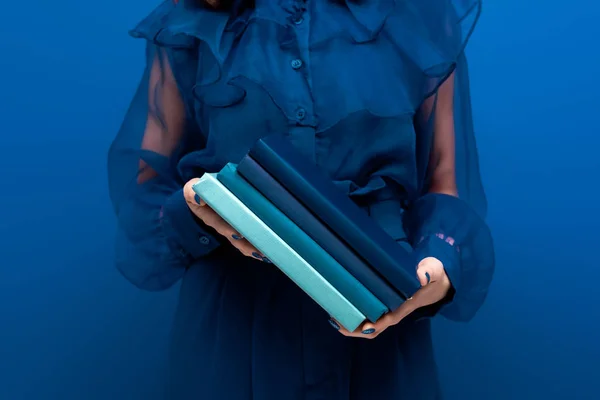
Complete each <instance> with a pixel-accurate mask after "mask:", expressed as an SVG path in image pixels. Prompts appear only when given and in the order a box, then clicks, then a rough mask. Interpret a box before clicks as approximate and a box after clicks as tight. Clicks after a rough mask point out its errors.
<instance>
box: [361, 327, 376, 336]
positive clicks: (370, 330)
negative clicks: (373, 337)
mask: <svg viewBox="0 0 600 400" xmlns="http://www.w3.org/2000/svg"><path fill="white" fill-rule="evenodd" d="M361 333H362V334H363V335H370V334H371V333H375V329H373V328H370V329H365V330H364V331H362V332H361Z"/></svg>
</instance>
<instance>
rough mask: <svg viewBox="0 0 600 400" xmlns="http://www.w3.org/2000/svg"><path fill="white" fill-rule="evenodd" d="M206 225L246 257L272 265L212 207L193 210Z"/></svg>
mask: <svg viewBox="0 0 600 400" xmlns="http://www.w3.org/2000/svg"><path fill="white" fill-rule="evenodd" d="M192 211H193V212H194V214H196V215H197V216H198V218H200V219H201V220H202V221H203V222H204V223H205V224H206V225H208V226H210V227H212V228H213V229H214V230H215V231H217V233H218V234H219V235H221V236H224V237H226V238H227V240H229V243H231V245H232V246H233V247H235V248H236V249H237V250H239V251H240V252H241V253H242V254H243V255H244V256H246V257H251V258H254V259H256V260H260V261H264V262H267V263H270V262H271V261H270V260H269V259H268V258H267V257H265V256H264V255H263V254H262V253H261V252H260V251H258V250H257V249H256V247H254V246H253V245H252V244H251V243H250V242H248V240H246V239H245V238H244V237H243V236H242V235H240V233H239V232H237V231H236V230H235V229H234V228H233V227H232V226H231V225H229V223H228V222H227V221H225V220H224V219H223V218H222V217H221V216H220V215H219V214H217V213H216V212H215V211H214V210H213V209H212V208H210V207H198V208H197V209H193V210H192Z"/></svg>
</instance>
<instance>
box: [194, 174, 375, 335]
mask: <svg viewBox="0 0 600 400" xmlns="http://www.w3.org/2000/svg"><path fill="white" fill-rule="evenodd" d="M192 188H193V190H194V192H195V193H196V194H197V195H198V196H200V198H202V200H204V201H205V202H206V204H207V205H208V206H209V207H211V208H212V209H213V210H214V211H215V212H216V213H217V214H219V215H220V216H221V218H223V219H224V220H225V221H226V222H227V223H229V224H230V225H231V226H232V227H233V228H234V229H235V230H236V231H238V232H239V233H240V234H241V235H243V236H244V237H245V238H246V239H247V240H248V241H249V242H250V243H252V245H254V247H256V249H257V250H258V251H260V252H261V253H262V254H264V255H265V256H266V257H267V258H269V260H271V262H273V264H274V265H275V266H276V267H278V268H279V269H280V270H281V271H282V272H283V273H284V274H286V275H287V276H288V277H289V278H290V279H291V280H292V281H293V282H294V283H296V285H298V286H299V287H300V288H301V289H302V290H303V291H304V292H306V294H308V295H309V296H310V297H311V298H312V299H313V300H314V301H315V302H317V304H319V305H320V306H321V307H322V308H323V309H324V310H325V311H326V312H327V313H329V315H330V316H331V317H332V318H334V319H335V320H336V321H338V322H339V323H340V324H341V325H342V326H343V327H344V328H346V329H347V330H349V331H354V330H356V328H358V327H359V326H360V325H361V324H362V323H363V322H364V321H365V319H366V318H365V315H364V314H362V313H361V312H360V311H359V310H358V309H357V308H356V307H355V306H354V305H353V304H352V303H350V301H348V300H347V299H346V298H345V297H344V296H342V294H341V293H340V292H339V291H338V290H337V289H336V288H334V287H333V286H332V285H331V284H330V283H329V282H328V281H327V280H326V279H325V278H323V276H322V275H321V274H319V273H318V272H317V271H316V270H315V269H314V268H313V267H312V266H311V265H310V264H309V263H308V262H306V260H304V259H303V258H302V257H301V256H300V255H299V254H298V253H297V252H296V251H295V250H294V249H293V248H292V247H291V246H289V245H288V244H287V243H286V242H285V241H284V240H282V239H281V238H280V237H279V236H278V235H277V234H276V233H275V232H273V230H272V229H271V228H269V227H268V226H267V225H266V224H265V223H264V222H262V221H261V220H260V219H259V218H258V217H257V216H256V214H254V213H253V212H252V211H251V210H250V209H249V208H248V207H246V206H245V205H244V203H242V202H241V201H240V200H239V199H238V198H237V197H236V196H235V195H234V194H233V193H231V192H230V191H229V190H228V189H227V188H226V187H225V186H224V185H223V184H222V183H221V182H219V180H218V178H217V175H216V174H212V173H205V174H204V175H203V176H202V177H201V178H200V180H199V181H198V182H197V183H196V184H194V185H193V187H192Z"/></svg>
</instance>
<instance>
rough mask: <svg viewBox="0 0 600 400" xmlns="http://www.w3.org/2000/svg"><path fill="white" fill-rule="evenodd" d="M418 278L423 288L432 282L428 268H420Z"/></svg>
mask: <svg viewBox="0 0 600 400" xmlns="http://www.w3.org/2000/svg"><path fill="white" fill-rule="evenodd" d="M417 278H418V279H419V283H420V284H421V286H425V285H427V284H428V283H430V282H431V274H430V273H429V271H428V269H427V267H419V269H417Z"/></svg>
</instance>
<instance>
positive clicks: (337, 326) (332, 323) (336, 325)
mask: <svg viewBox="0 0 600 400" xmlns="http://www.w3.org/2000/svg"><path fill="white" fill-rule="evenodd" d="M329 325H331V326H333V327H334V328H335V329H336V330H338V331H339V330H340V326H339V325H338V324H337V323H336V322H335V321H334V320H332V319H330V320H329Z"/></svg>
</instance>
